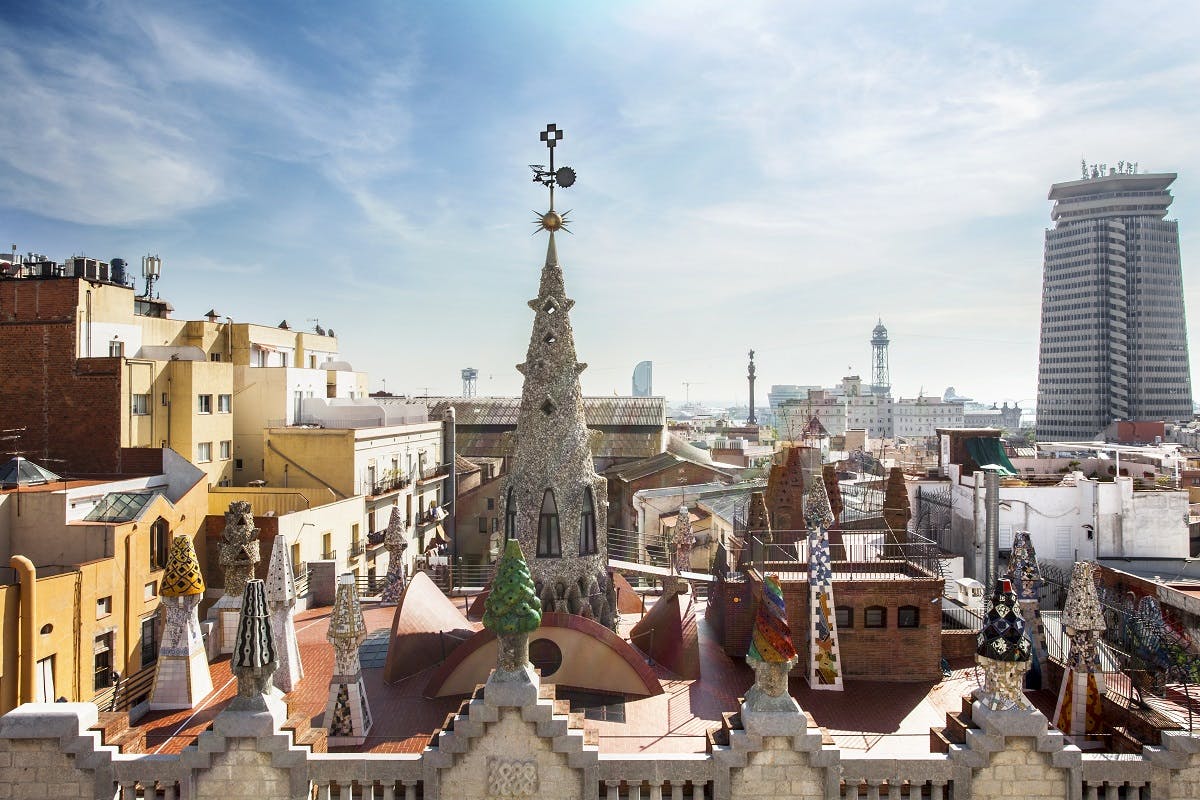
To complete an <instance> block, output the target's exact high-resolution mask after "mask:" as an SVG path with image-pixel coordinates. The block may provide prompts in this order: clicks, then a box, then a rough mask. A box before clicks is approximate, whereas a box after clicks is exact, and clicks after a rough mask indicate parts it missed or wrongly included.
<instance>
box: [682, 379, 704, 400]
mask: <svg viewBox="0 0 1200 800" xmlns="http://www.w3.org/2000/svg"><path fill="white" fill-rule="evenodd" d="M703 385H704V381H684V382H683V402H685V403H690V402H691V401H692V387H693V386H703Z"/></svg>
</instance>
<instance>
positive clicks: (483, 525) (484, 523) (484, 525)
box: [479, 517, 488, 533]
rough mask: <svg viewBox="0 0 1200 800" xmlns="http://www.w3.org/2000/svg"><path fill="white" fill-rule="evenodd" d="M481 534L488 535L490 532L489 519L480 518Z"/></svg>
mask: <svg viewBox="0 0 1200 800" xmlns="http://www.w3.org/2000/svg"><path fill="white" fill-rule="evenodd" d="M479 532H480V533H487V532H488V526H487V517H480V518H479Z"/></svg>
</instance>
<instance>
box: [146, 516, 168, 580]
mask: <svg viewBox="0 0 1200 800" xmlns="http://www.w3.org/2000/svg"><path fill="white" fill-rule="evenodd" d="M170 548H171V526H170V525H169V524H168V523H167V521H166V520H165V519H163V518H162V517H159V518H158V519H156V520H155V521H154V524H153V525H151V526H150V569H152V570H154V569H163V568H164V567H166V566H167V551H168V550H170Z"/></svg>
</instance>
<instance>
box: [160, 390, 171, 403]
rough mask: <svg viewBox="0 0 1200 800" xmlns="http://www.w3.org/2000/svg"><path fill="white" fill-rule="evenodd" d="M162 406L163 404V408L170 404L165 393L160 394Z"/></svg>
mask: <svg viewBox="0 0 1200 800" xmlns="http://www.w3.org/2000/svg"><path fill="white" fill-rule="evenodd" d="M162 404H163V405H164V406H168V405H170V404H171V401H170V400H169V399H168V398H167V393H166V392H163V393H162Z"/></svg>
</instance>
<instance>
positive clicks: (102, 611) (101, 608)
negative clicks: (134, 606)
mask: <svg viewBox="0 0 1200 800" xmlns="http://www.w3.org/2000/svg"><path fill="white" fill-rule="evenodd" d="M111 613H112V595H109V596H108V597H101V598H100V599H99V600H97V601H96V619H104V618H105V617H107V616H108V615H109V614H111Z"/></svg>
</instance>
